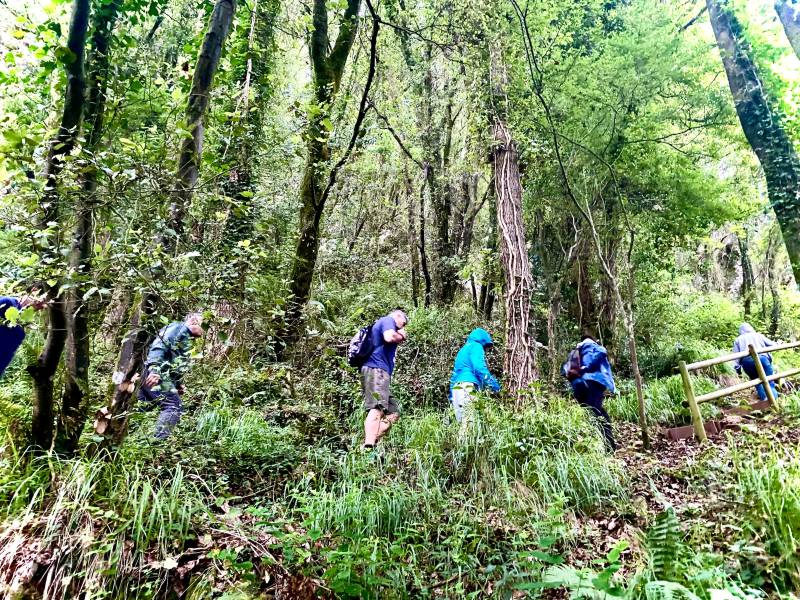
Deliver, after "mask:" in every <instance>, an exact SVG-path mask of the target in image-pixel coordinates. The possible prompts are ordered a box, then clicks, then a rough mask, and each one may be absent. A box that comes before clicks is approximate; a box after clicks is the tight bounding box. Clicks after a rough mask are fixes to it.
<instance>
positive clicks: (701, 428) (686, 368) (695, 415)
mask: <svg viewBox="0 0 800 600" xmlns="http://www.w3.org/2000/svg"><path fill="white" fill-rule="evenodd" d="M792 348H800V342H791V343H788V344H776V345H775V346H770V347H769V348H762V349H760V350H756V349H755V348H754V347H753V346H752V345H750V346H749V347H748V350H747V351H745V352H737V353H735V354H726V355H725V356H719V357H717V358H709V359H708V360H701V361H699V362H695V363H691V364H688V365H687V364H686V362H685V361H681V362H680V364H679V365H678V369H679V370H680V372H681V378H682V379H683V389H684V391H685V392H686V400H687V402H688V403H689V411H690V412H691V413H692V425H693V426H694V435H695V437H696V438H697V439H698V440H700V441H701V442H704V441H706V439H707V436H706V428H705V423H703V416H702V415H701V414H700V404H702V403H703V402H712V401H714V400H718V399H720V398H724V397H726V396H731V395H733V394H735V393H737V392H741V391H743V390H747V389H750V388H753V387H756V386H757V385H763V386H764V392H765V393H766V394H767V401H768V402H769V404H770V406H772V407H775V396H774V394H773V393H772V388H771V387H770V385H769V384H770V382H772V381H777V380H779V379H784V378H786V377H793V376H795V375H799V374H800V369H787V370H786V371H783V372H781V373H775V374H774V375H770V376H767V374H766V373H765V372H764V366H763V365H762V364H761V360H760V359H759V354H765V353H775V352H779V351H781V350H789V349H792ZM745 356H750V357H752V358H753V362H754V363H755V367H756V371H757V372H758V378H757V379H753V380H751V381H747V382H743V383H738V384H736V385H732V386H730V387H726V388H722V389H719V390H715V391H713V392H709V393H708V394H703V395H702V396H695V394H694V387H693V386H692V379H691V376H690V375H691V373H692V372H694V371H698V370H700V369H705V368H706V367H713V366H714V365H719V364H722V363H726V362H730V361H732V360H736V359H739V358H744V357H745Z"/></svg>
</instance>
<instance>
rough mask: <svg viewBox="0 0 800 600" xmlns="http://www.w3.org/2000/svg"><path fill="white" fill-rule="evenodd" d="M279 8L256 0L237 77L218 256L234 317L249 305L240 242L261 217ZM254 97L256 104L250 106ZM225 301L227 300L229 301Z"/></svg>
mask: <svg viewBox="0 0 800 600" xmlns="http://www.w3.org/2000/svg"><path fill="white" fill-rule="evenodd" d="M279 10H280V2H279V0H254V2H253V3H252V8H251V15H250V28H249V30H248V32H247V55H246V57H247V60H246V61H245V65H244V69H243V71H242V73H241V74H240V75H239V79H240V81H241V93H240V95H239V96H238V99H237V101H236V104H235V106H233V105H232V106H231V111H232V112H235V113H236V116H235V117H234V119H235V124H236V128H234V127H233V124H232V127H231V134H230V138H231V139H230V141H229V146H228V147H226V148H225V150H223V154H227V150H229V149H230V150H231V154H232V155H233V156H234V157H235V160H236V164H235V166H234V167H233V168H232V169H231V170H230V172H229V174H228V178H227V181H226V182H225V185H224V190H225V194H226V195H227V196H228V197H229V198H231V199H232V200H233V202H232V203H231V205H232V207H231V209H230V212H229V215H228V220H227V222H226V224H225V229H224V231H223V232H222V236H221V243H220V248H219V251H220V255H221V256H223V257H225V258H224V263H225V265H226V269H225V271H224V275H223V277H222V289H221V292H222V296H224V297H225V298H228V299H231V298H235V299H236V300H235V301H234V302H233V303H232V304H231V305H230V306H229V308H231V309H233V310H234V313H233V315H232V318H234V319H238V318H239V315H238V314H237V313H239V312H241V311H240V310H236V309H235V308H234V307H237V308H240V307H241V305H242V304H243V303H244V301H245V294H246V286H245V282H246V277H247V271H248V268H249V265H250V261H249V255H248V253H247V252H243V249H242V248H241V247H240V246H239V242H242V241H243V240H246V239H249V238H250V237H251V235H252V233H253V229H254V226H255V223H256V222H257V218H258V215H257V214H255V204H254V201H253V198H254V196H255V192H256V184H257V182H258V176H259V172H260V171H259V164H260V161H259V159H258V158H257V157H258V153H259V151H260V149H261V146H262V145H263V140H264V133H263V132H264V123H265V117H266V115H267V114H268V113H267V103H268V102H269V101H270V99H271V98H272V94H273V90H272V88H273V86H272V84H271V81H270V79H271V75H272V72H273V66H274V50H275V48H274V36H275V19H276V18H277V14H278V11H279ZM251 98H252V101H253V102H254V103H255V106H254V107H251ZM226 302H227V301H226Z"/></svg>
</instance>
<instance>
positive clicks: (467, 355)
mask: <svg viewBox="0 0 800 600" xmlns="http://www.w3.org/2000/svg"><path fill="white" fill-rule="evenodd" d="M491 347H492V336H490V335H489V332H488V331H486V330H485V329H481V328H480V327H479V328H477V329H473V330H472V332H471V333H470V334H469V337H468V338H467V342H466V343H465V344H464V345H463V346H462V348H461V350H459V351H458V354H456V360H455V364H454V365H453V374H452V375H451V376H450V402H451V403H452V404H453V410H454V411H455V412H456V420H457V421H458V422H459V423H462V422H466V420H464V416H465V413H466V411H467V410H468V408H469V404H470V402H471V401H472V396H473V394H474V393H475V390H476V389H477V390H483V389H486V388H489V389H490V390H492V391H493V392H499V391H500V383H498V381H497V379H495V377H494V376H493V375H492V374H491V373H490V372H489V367H487V366H486V349H488V348H491Z"/></svg>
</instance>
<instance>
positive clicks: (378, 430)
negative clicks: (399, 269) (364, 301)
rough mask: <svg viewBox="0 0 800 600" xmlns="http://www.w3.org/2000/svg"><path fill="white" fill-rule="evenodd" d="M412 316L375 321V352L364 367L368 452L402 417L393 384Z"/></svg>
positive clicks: (396, 315)
mask: <svg viewBox="0 0 800 600" xmlns="http://www.w3.org/2000/svg"><path fill="white" fill-rule="evenodd" d="M407 324H408V317H407V316H406V313H404V312H403V311H402V310H393V311H392V312H391V313H389V314H388V315H386V316H385V317H382V318H380V319H378V320H377V321H375V323H374V324H373V326H372V332H371V336H372V339H371V340H370V341H371V345H372V349H373V350H372V352H371V353H370V355H369V358H368V359H367V360H366V362H365V363H364V365H363V366H362V367H361V371H360V374H361V393H362V396H363V398H364V410H366V411H367V416H366V418H365V419H364V449H365V450H371V449H373V448H374V447H375V444H377V443H378V441H379V440H380V439H381V438H382V437H383V436H384V435H386V432H387V431H389V429H390V428H391V427H392V425H393V424H395V423H396V422H397V420H398V419H399V418H400V408H399V407H398V406H397V402H396V401H395V399H394V397H393V396H392V393H391V390H390V385H391V383H392V372H393V371H394V359H395V354H396V353H397V346H398V345H400V344H402V343H403V342H405V341H406V340H407V339H408V336H407V335H406V330H405V327H406V325H407Z"/></svg>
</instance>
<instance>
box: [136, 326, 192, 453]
mask: <svg viewBox="0 0 800 600" xmlns="http://www.w3.org/2000/svg"><path fill="white" fill-rule="evenodd" d="M202 335H203V315H202V314H200V313H190V314H188V315H186V319H185V320H184V321H183V322H180V321H176V322H175V323H170V324H169V325H167V326H166V327H164V328H163V329H162V330H161V331H159V332H158V335H157V336H156V339H155V340H153V343H152V344H151V345H150V350H149V352H148V353H147V360H146V361H145V369H144V370H145V376H144V381H143V382H142V386H141V387H140V388H139V395H138V398H139V401H140V402H142V403H143V408H144V410H148V409H151V408H154V407H155V406H156V405H158V406H159V408H160V409H161V412H160V413H159V415H158V421H156V430H155V438H156V439H160V440H163V439H166V438H168V437H169V436H170V434H171V433H172V430H173V429H175V426H176V425H177V424H178V422H179V421H180V419H181V413H182V411H183V403H182V402H181V396H182V395H183V394H184V393H185V392H186V387H185V386H184V384H183V376H184V375H185V374H186V371H187V370H188V369H189V354H190V352H191V349H192V339H193V338H199V337H201V336H202Z"/></svg>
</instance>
